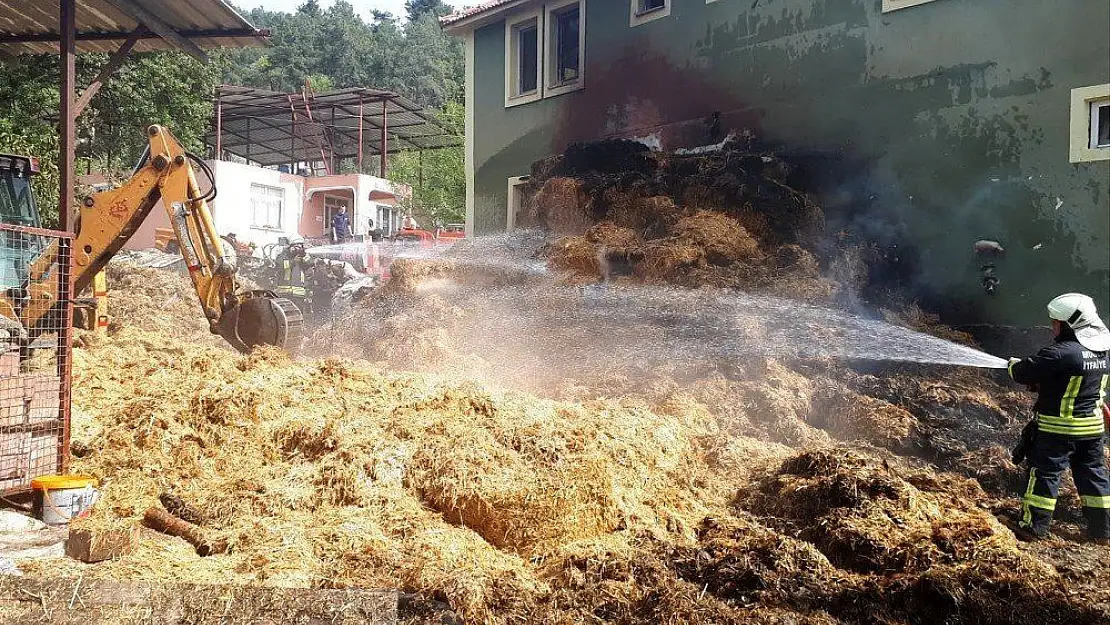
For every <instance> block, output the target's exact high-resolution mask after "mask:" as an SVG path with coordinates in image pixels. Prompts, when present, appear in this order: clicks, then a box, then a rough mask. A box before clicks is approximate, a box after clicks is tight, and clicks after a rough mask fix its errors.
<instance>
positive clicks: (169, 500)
mask: <svg viewBox="0 0 1110 625" xmlns="http://www.w3.org/2000/svg"><path fill="white" fill-rule="evenodd" d="M158 501H160V502H162V507H163V508H165V509H166V512H169V513H170V514H172V515H174V516H175V517H177V518H179V519H181V520H182V521H188V522H189V523H193V524H194V525H204V515H203V514H201V513H200V511H199V510H197V509H196V508H194V507H193V506H191V505H189V502H187V501H185V500H184V499H182V498H181V497H178V496H177V495H174V494H173V493H162V494H161V495H158Z"/></svg>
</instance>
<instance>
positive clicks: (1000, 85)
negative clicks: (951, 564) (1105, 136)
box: [468, 0, 1110, 325]
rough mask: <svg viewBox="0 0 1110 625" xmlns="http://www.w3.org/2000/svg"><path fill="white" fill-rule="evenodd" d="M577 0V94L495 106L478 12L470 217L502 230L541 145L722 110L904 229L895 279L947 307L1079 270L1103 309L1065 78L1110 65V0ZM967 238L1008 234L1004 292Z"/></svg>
mask: <svg viewBox="0 0 1110 625" xmlns="http://www.w3.org/2000/svg"><path fill="white" fill-rule="evenodd" d="M585 1H586V7H585V17H586V19H585V24H586V34H585V39H586V43H585V59H586V64H585V88H584V89H582V90H580V91H577V92H573V93H569V94H564V95H560V96H556V97H552V98H545V99H542V100H539V101H536V102H531V103H528V104H522V105H518V106H514V107H511V108H506V107H505V105H504V96H505V94H504V84H505V78H504V64H505V25H504V21H498V22H495V23H491V24H489V25H486V26H483V27H480V28H477V29H476V30H474V31H473V35H472V36H473V40H472V42H470V44H471V47H470V51H471V54H472V57H471V58H470V59H469V60H468V63H472V65H470V66H469V67H468V77H469V78H470V80H471V85H469V87H468V94H469V97H470V98H471V111H470V113H469V114H471V115H472V116H473V117H472V120H471V132H470V137H468V149H469V150H472V155H471V159H472V161H471V162H472V166H473V185H472V188H471V189H470V190H469V191H468V193H472V194H473V199H472V202H473V204H472V205H473V219H472V224H471V225H472V228H473V232H475V233H476V234H479V235H480V234H487V233H492V232H497V231H501V230H503V229H504V228H505V223H506V204H507V197H506V195H507V180H508V178H509V177H512V176H521V175H526V174H528V172H529V168H530V165H531V163H532V162H534V161H535V160H537V159H540V158H543V157H545V156H548V155H551V154H556V153H559V152H561V151H562V150H563V149H564V148H565V147H566V146H567V145H568V144H570V143H572V142H575V141H583V140H591V139H597V138H601V137H616V136H621V137H640V136H647V135H653V134H654V135H656V136H658V137H659V138H660V140H661V141H662V142H663V144H664V146H665V147H668V148H671V147H678V146H680V145H696V144H699V143H701V144H703V143H708V142H709V139H710V138H711V137H710V135H709V134H708V133H707V131H706V128H707V120H708V119H710V118H711V116H712V115H713V114H714V113H717V114H718V115H719V118H720V120H721V127H722V130H723V131H724V132H728V131H730V130H742V129H745V128H747V129H750V130H752V131H753V132H755V134H756V135H757V136H758V137H759V139H760V140H761V141H764V142H767V143H769V144H771V145H774V146H778V149H779V150H780V151H781V152H782V153H783V154H784V155H785V156H786V157H787V159H788V160H791V159H793V160H796V161H797V162H799V163H803V164H804V166H805V167H806V168H807V170H809V171H812V172H813V182H814V185H813V187H814V188H813V190H814V191H816V192H818V193H819V195H820V197H819V199H820V201H821V202H822V203H823V204H824V205H825V206H826V208H827V209H828V210H829V211H830V227H836V228H843V229H850V230H855V231H863V232H867V233H868V234H869V236H871V237H873V238H875V239H877V240H879V241H880V242H882V243H883V244H885V245H887V246H889V247H890V248H891V249H894V250H898V249H904V250H905V255H906V257H907V258H906V262H904V263H903V265H902V272H901V274H900V275H897V276H892V277H891V280H893V281H895V282H897V283H899V285H900V286H904V287H907V288H909V289H911V290H912V291H913V292H914V293H917V294H919V296H920V297H921V299H922V300H923V301H924V302H926V303H927V304H928V305H929V306H930V307H931V308H935V309H938V310H941V311H942V312H943V313H944V314H945V317H946V319H947V320H949V321H950V322H955V323H976V322H988V323H996V324H997V323H1001V324H1023V325H1026V324H1033V323H1038V322H1042V321H1043V317H1044V313H1043V310H1044V308H1043V304H1044V303H1045V302H1046V301H1047V300H1048V299H1050V298H1051V297H1053V296H1055V295H1057V294H1059V293H1061V292H1065V291H1069V290H1078V291H1083V292H1087V293H1089V294H1091V295H1092V296H1094V297H1095V299H1096V301H1097V302H1098V304H1099V307H1100V309H1101V310H1102V311H1104V312H1110V310H1108V309H1110V161H1105V160H1104V161H1099V162H1088V163H1075V164H1073V163H1070V162H1069V137H1070V131H1069V126H1070V123H1071V122H1070V114H1071V111H1070V102H1071V90H1072V89H1073V88H1078V87H1086V86H1091V85H1099V84H1106V83H1110V33H1108V29H1110V26H1108V25H1110V2H1106V1H1104V0H1055V1H1053V2H1045V1H1044V0H935V1H933V2H929V3H926V4H922V5H919V6H914V7H910V8H906V9H902V10H898V11H893V12H889V13H883V12H882V1H881V0H716V1H714V2H711V3H708V4H706V3H705V2H704V0H673V6H672V9H671V14H670V16H669V17H665V18H661V19H658V20H655V21H653V22H650V23H647V24H643V25H640V26H636V27H630V26H629V3H628V0H585ZM537 4H539V3H537ZM978 239H991V240H996V241H998V242H999V243H1001V245H1002V246H1003V247H1004V248H1005V249H1006V253H1005V255H1004V256H1003V257H1002V258H1000V259H999V260H998V261H997V262H996V265H997V270H996V274H997V276H998V277H999V278H1000V279H1001V281H1002V282H1001V286H1000V288H999V290H998V291H997V293H996V294H995V295H994V296H989V295H987V294H986V293H985V292H984V291H983V289H982V288H981V286H980V271H979V269H980V263H979V262H977V260H976V259H975V257H974V255H973V253H972V245H973V243H974V242H975V241H976V240H978ZM895 253H897V252H895ZM1104 316H1105V315H1104Z"/></svg>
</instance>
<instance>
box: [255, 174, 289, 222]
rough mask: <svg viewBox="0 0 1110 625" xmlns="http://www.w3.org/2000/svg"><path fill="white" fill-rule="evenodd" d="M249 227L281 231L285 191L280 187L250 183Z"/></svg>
mask: <svg viewBox="0 0 1110 625" xmlns="http://www.w3.org/2000/svg"><path fill="white" fill-rule="evenodd" d="M250 204H251V226H252V227H254V228H265V229H268V230H281V227H282V215H283V214H284V213H285V191H284V190H282V188H281V187H271V186H269V185H265V184H258V183H257V182H252V183H251V196H250Z"/></svg>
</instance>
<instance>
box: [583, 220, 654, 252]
mask: <svg viewBox="0 0 1110 625" xmlns="http://www.w3.org/2000/svg"><path fill="white" fill-rule="evenodd" d="M586 240H587V241H589V242H590V243H592V244H594V245H596V246H598V247H602V248H605V249H606V250H607V251H611V252H617V253H625V254H627V253H628V252H629V251H630V250H631V249H633V248H635V247H636V246H638V245H640V243H641V241H640V237H639V235H637V234H636V231H635V230H632V229H631V228H623V227H621V226H618V225H616V224H614V223H613V222H611V221H603V222H601V223H599V224H597V225H595V226H593V227H591V228H590V229H589V230H587V231H586Z"/></svg>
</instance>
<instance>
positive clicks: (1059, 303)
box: [1048, 293, 1110, 352]
mask: <svg viewBox="0 0 1110 625" xmlns="http://www.w3.org/2000/svg"><path fill="white" fill-rule="evenodd" d="M1048 316H1049V317H1050V318H1052V319H1055V320H1057V321H1061V322H1063V323H1066V324H1068V327H1070V328H1071V329H1072V331H1073V332H1075V338H1076V339H1077V340H1078V341H1079V344H1080V345H1082V346H1083V347H1086V348H1087V349H1089V350H1091V351H1093V352H1105V351H1110V330H1107V329H1106V324H1104V323H1103V322H1102V319H1099V316H1098V311H1096V310H1095V301H1094V300H1093V299H1091V298H1090V297H1088V296H1086V295H1083V294H1082V293H1065V294H1063V295H1061V296H1059V297H1057V298H1056V299H1054V300H1052V301H1051V302H1049V303H1048Z"/></svg>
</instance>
